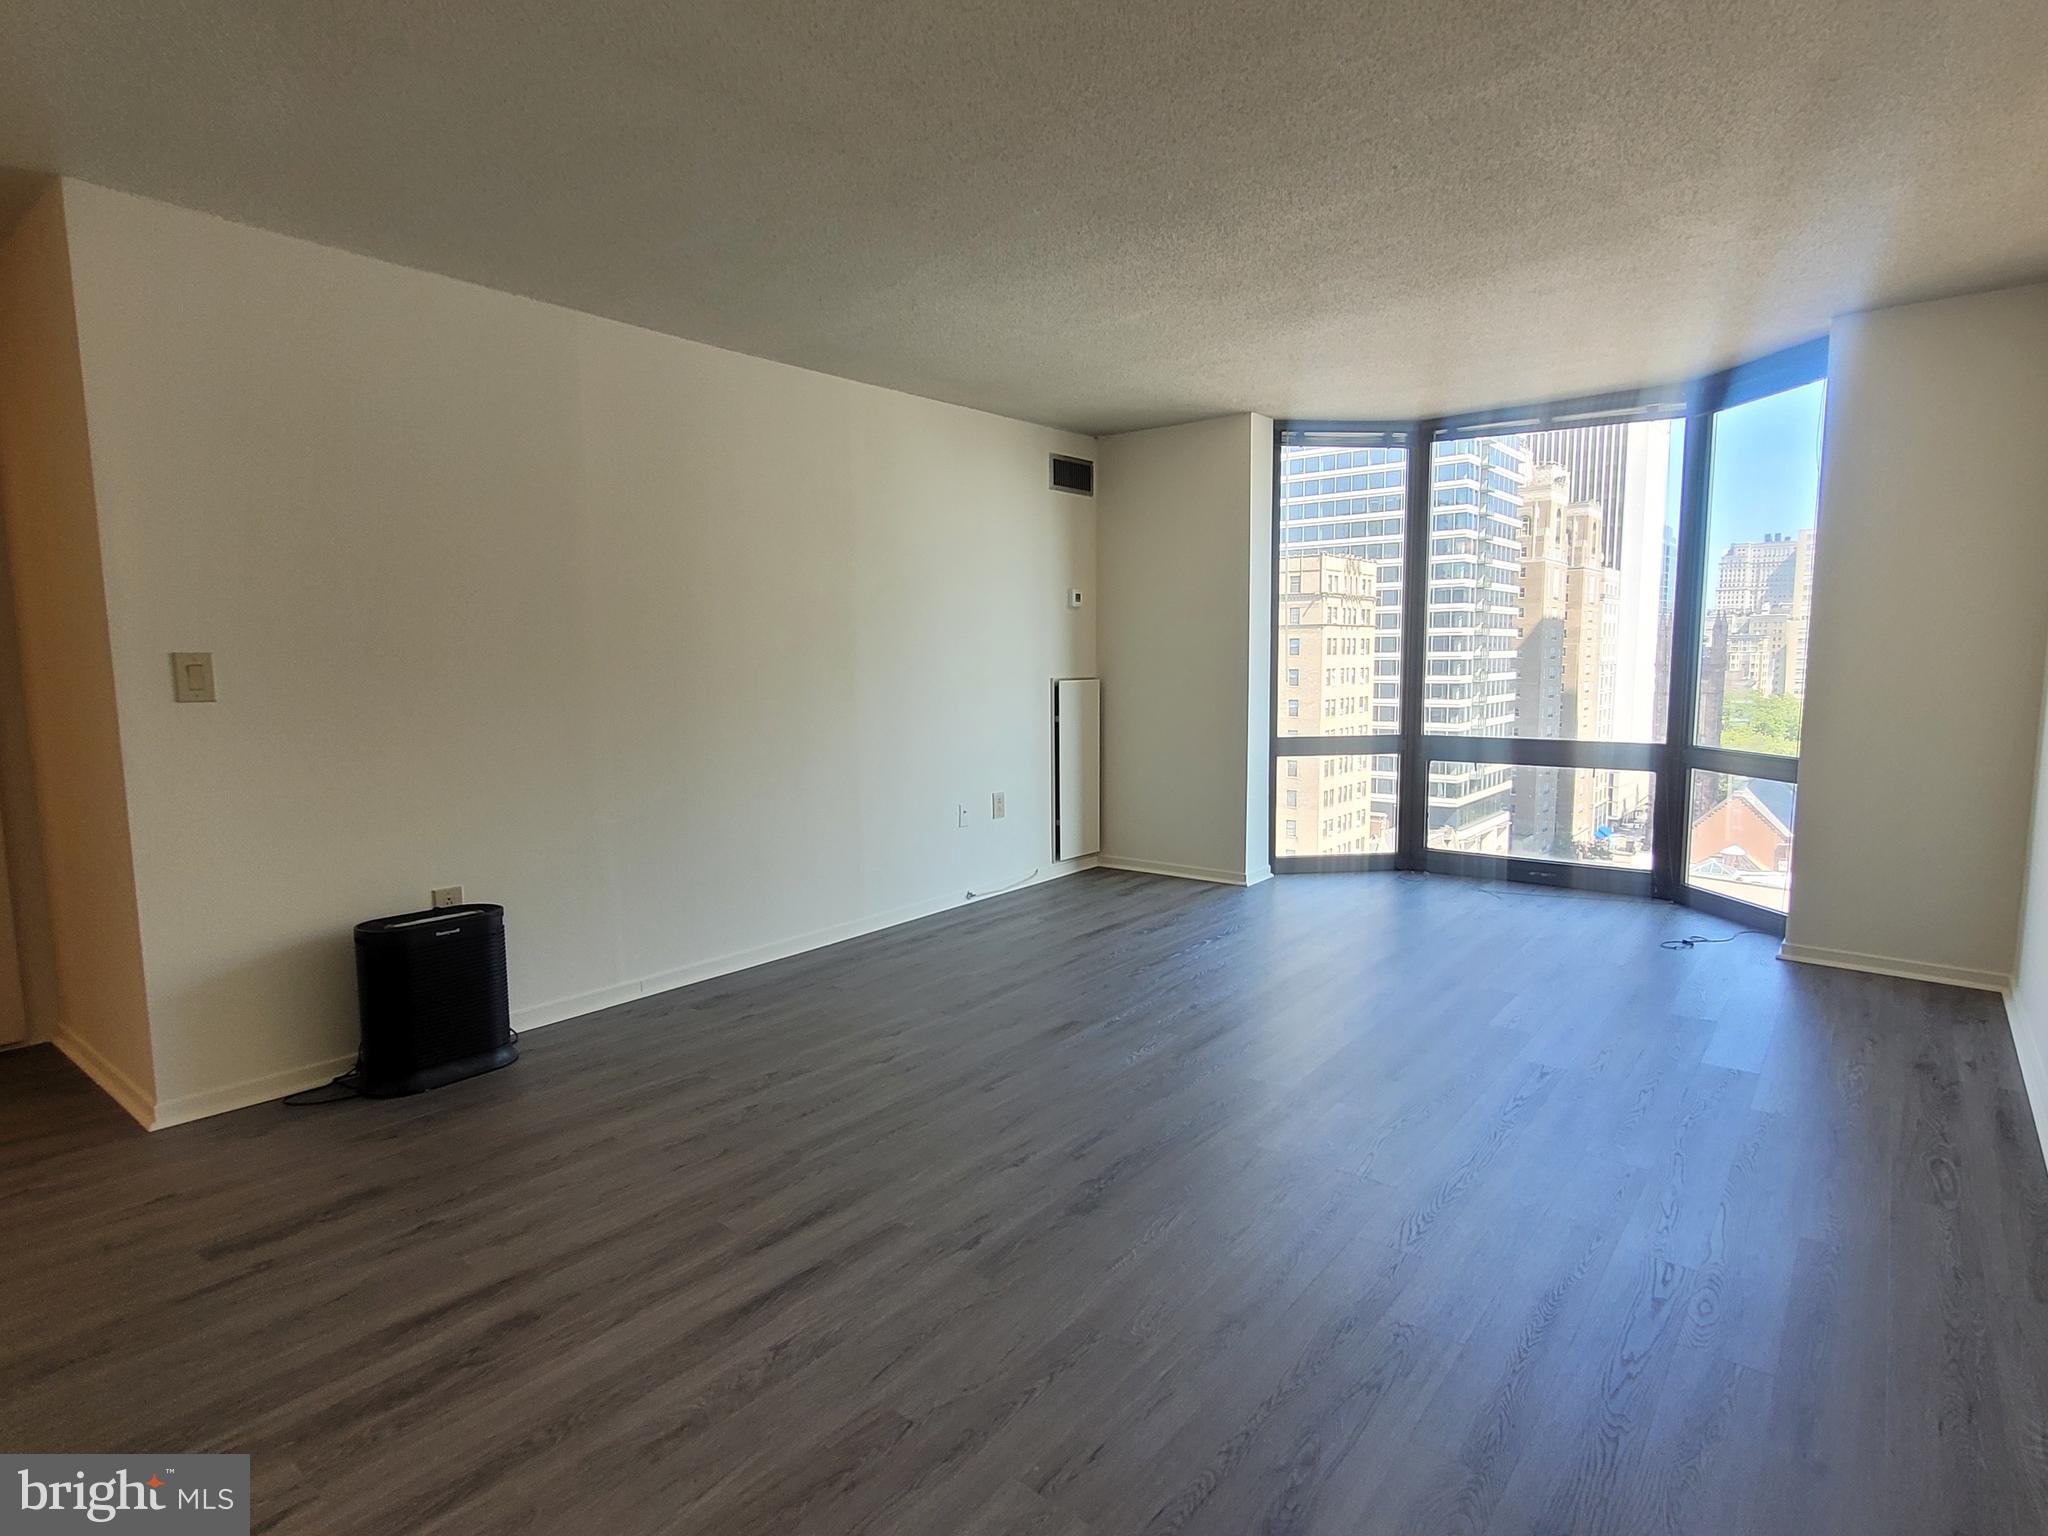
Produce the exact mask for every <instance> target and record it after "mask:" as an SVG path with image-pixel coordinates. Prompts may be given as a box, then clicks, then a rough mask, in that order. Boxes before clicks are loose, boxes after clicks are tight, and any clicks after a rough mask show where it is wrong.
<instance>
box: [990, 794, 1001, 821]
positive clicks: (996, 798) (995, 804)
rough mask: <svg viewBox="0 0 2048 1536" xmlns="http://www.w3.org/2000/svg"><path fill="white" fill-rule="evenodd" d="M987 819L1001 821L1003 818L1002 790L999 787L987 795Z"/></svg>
mask: <svg viewBox="0 0 2048 1536" xmlns="http://www.w3.org/2000/svg"><path fill="white" fill-rule="evenodd" d="M988 819H989V820H990V821H1001V820H1002V819H1003V792H1002V791H1001V790H1000V789H999V790H997V791H996V792H995V793H994V794H992V795H990V796H989V797H988Z"/></svg>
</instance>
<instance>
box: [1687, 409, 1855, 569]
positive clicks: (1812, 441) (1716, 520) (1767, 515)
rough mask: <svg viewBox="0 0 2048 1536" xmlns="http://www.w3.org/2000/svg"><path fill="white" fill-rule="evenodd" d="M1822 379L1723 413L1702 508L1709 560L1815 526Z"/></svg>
mask: <svg viewBox="0 0 2048 1536" xmlns="http://www.w3.org/2000/svg"><path fill="white" fill-rule="evenodd" d="M1826 398H1827V385H1826V384H1825V383H1824V382H1821V381H1818V380H1817V381H1815V382H1814V383H1812V384H1806V385H1802V386H1801V387H1800V388H1798V389H1788V390H1786V391H1785V392H1784V393H1783V394H1779V395H1766V396H1764V398H1763V399H1761V400H1752V401H1750V402H1749V403H1748V404H1747V405H1738V406H1735V407H1734V408H1732V409H1730V410H1726V411H1723V412H1721V413H1720V415H1719V416H1718V417H1717V418H1716V419H1715V423H1714V458H1713V469H1712V475H1713V478H1712V480H1711V482H1710V485H1709V490H1708V496H1707V503H1708V515H1707V541H1708V545H1709V550H1708V556H1709V558H1710V559H1718V558H1720V554H1721V551H1723V550H1724V549H1726V548H1727V547H1728V546H1729V545H1730V544H1734V543H1740V542H1742V541H1744V540H1747V539H1760V538H1762V537H1763V536H1764V535H1765V534H1767V533H1797V532H1798V531H1799V530H1800V529H1802V528H1811V527H1812V526H1813V525H1814V513H1815V507H1816V503H1817V501H1818V498H1819V496H1820V420H1821V408H1822V405H1823V404H1824V402H1825V400H1826Z"/></svg>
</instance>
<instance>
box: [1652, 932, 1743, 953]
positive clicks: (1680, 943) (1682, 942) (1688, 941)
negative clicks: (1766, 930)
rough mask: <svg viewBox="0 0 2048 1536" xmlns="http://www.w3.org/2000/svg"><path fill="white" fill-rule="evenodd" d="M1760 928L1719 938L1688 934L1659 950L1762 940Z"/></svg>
mask: <svg viewBox="0 0 2048 1536" xmlns="http://www.w3.org/2000/svg"><path fill="white" fill-rule="evenodd" d="M1762 936H1763V930H1762V929H1760V928H1744V929H1742V930H1740V931H1739V932H1736V933H1724V934H1722V935H1721V936H1720V937H1719V938H1714V937H1712V936H1711V935H1708V934H1704V933H1688V934H1687V935H1686V936H1685V937H1684V938H1682V939H1665V940H1664V941H1663V942H1662V943H1660V944H1659V945H1658V946H1657V947H1658V948H1659V949H1697V948H1699V946H1700V945H1702V944H1733V943H1734V942H1735V941H1736V940H1737V939H1754V938H1761V937H1762Z"/></svg>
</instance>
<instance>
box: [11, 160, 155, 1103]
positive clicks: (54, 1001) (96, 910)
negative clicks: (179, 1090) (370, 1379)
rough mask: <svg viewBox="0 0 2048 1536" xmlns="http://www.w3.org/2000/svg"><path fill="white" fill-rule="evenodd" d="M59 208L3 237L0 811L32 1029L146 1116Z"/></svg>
mask: <svg viewBox="0 0 2048 1536" xmlns="http://www.w3.org/2000/svg"><path fill="white" fill-rule="evenodd" d="M66 208H67V203H66V199H65V197H64V195H63V192H62V190H61V189H60V188H59V187H58V186H57V185H56V184H55V183H52V184H51V185H50V187H49V189H48V190H47V191H46V192H45V193H44V194H43V195H42V196H41V197H40V198H38V199H37V201H36V203H35V205H34V206H33V207H32V208H30V209H29V211H28V212H27V213H26V214H24V215H23V216H22V218H21V220H20V221H19V222H18V223H17V224H16V225H15V226H14V228H13V229H12V230H11V231H10V232H9V233H8V235H7V238H6V239H5V240H4V241H0V522H4V525H5V529H6V544H7V552H6V559H5V561H4V562H0V565H4V567H5V576H6V580H7V583H8V594H7V601H6V602H4V603H0V622H5V623H6V624H7V625H8V626H9V634H8V635H7V637H6V639H5V640H4V641H0V667H5V668H7V669H8V670H9V671H10V672H11V673H12V674H13V675H11V676H9V677H8V678H7V679H6V680H5V682H0V732H4V733H5V734H6V736H7V740H6V741H5V742H4V743H0V777H4V779H5V783H4V784H0V809H4V813H5V815H6V818H7V848H6V861H7V869H8V882H7V883H8V886H9V887H10V891H9V898H10V899H9V905H10V906H11V907H12V909H13V910H12V914H11V916H12V921H13V923H14V931H15V933H16V935H17V936H18V938H19V940H20V948H19V955H20V959H21V961H22V962H23V963H22V964H21V965H20V967H19V970H18V979H19V980H20V982H21V983H22V995H23V1001H24V1002H25V1004H26V1009H27V1015H28V1016H27V1018H26V1020H25V1022H26V1024H27V1025H28V1027H29V1030H30V1032H31V1033H32V1034H33V1035H35V1036H36V1037H38V1038H52V1039H54V1040H56V1042H57V1044H58V1045H59V1046H60V1047H61V1048H62V1049H63V1050H64V1051H65V1052H66V1053H67V1054H68V1055H70V1056H71V1057H72V1059H73V1060H75V1061H77V1062H78V1063H79V1064H80V1065H81V1066H82V1067H84V1068H85V1069H86V1070H88V1071H89V1072H91V1073H92V1074H93V1075H94V1077H95V1078H97V1079H98V1080H99V1082H100V1083H101V1084H102V1085H103V1086H104V1087H105V1088H106V1089H107V1091H108V1092H109V1093H110V1094H112V1095H113V1097H114V1098H115V1099H117V1100H118V1101H119V1102H120V1103H121V1104H122V1106H123V1107H124V1108H126V1109H127V1110H128V1111H129V1112H130V1113H131V1114H134V1115H135V1116H137V1117H138V1118H139V1119H143V1120H145V1121H146V1120H147V1119H148V1118H149V1116H150V1112H151V1110H150V1106H151V1103H152V1100H153V1097H154V1094H153V1091H152V1084H153V1082H154V1073H153V1067H152V1052H151V1040H150V1031H149V1012H148V1004H147V998H146V994H145V990H144V985H143V972H142V943H141V938H140V935H139V931H138V920H137V911H136V896H135V872H134V864H133V858H132V853H131V848H130V842H129V827H128V801H127V790H126V786H125V785H124V782H123V775H122V761H121V741H120V727H119V721H118V718H117V714H116V707H115V697H114V683H113V670H112V662H111V656H110V649H109V630H108V621H107V606H106V593H105V587H104V583H103V581H102V578H101V549H100V540H99V526H98V514H97V511H96V508H95V502H94V496H93V474H92V455H91V449H90V446H89V433H88V424H87V420H86V403H85V390H84V383H83V380H82V378H81V375H80V368H79V344H78V331H77V324H76V318H75V310H74V302H73V300H74V295H73V289H72V280H71V279H72V273H71V260H70V254H69V250H68V246H67V241H66V227H65V226H66Z"/></svg>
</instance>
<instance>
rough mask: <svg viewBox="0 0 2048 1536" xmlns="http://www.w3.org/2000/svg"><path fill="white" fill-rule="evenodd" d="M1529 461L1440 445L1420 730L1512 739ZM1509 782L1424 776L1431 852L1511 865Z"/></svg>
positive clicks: (1491, 769)
mask: <svg viewBox="0 0 2048 1536" xmlns="http://www.w3.org/2000/svg"><path fill="white" fill-rule="evenodd" d="M1528 481H1529V450H1528V447H1527V445H1526V440H1525V439H1522V438H1519V437H1483V438H1459V439H1453V440H1450V441H1446V442H1442V443H1439V444H1437V445H1436V452H1435V457H1434V460H1433V463H1432V467H1431V487H1430V489H1431V495H1430V510H1429V639H1428V655H1427V657H1426V658H1425V662H1424V667H1423V673H1424V677H1423V684H1424V691H1423V728H1424V730H1425V731H1434V732H1450V733H1453V734H1456V735H1465V736H1512V735H1514V734H1515V712H1516V694H1517V689H1518V684H1517V679H1516V668H1515V656H1516V640H1515V630H1516V612H1515V610H1516V608H1517V607H1518V606H1519V605H1520V600H1521V567H1522V522H1523V514H1522V494H1523V490H1524V488H1525V487H1526V486H1527V484H1528ZM1513 798H1514V770H1513V769H1512V768H1510V767H1507V766H1505V765H1502V764H1498V763H1468V762H1457V761H1451V760H1438V761H1435V762H1433V763H1432V766H1431V768H1430V773H1429V842H1430V845H1431V846H1432V847H1438V848H1449V849H1453V850H1456V851H1458V852H1463V853H1506V852H1507V851H1508V846H1509V841H1510V830H1511V829H1510V807H1511V804H1512V802H1513Z"/></svg>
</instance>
